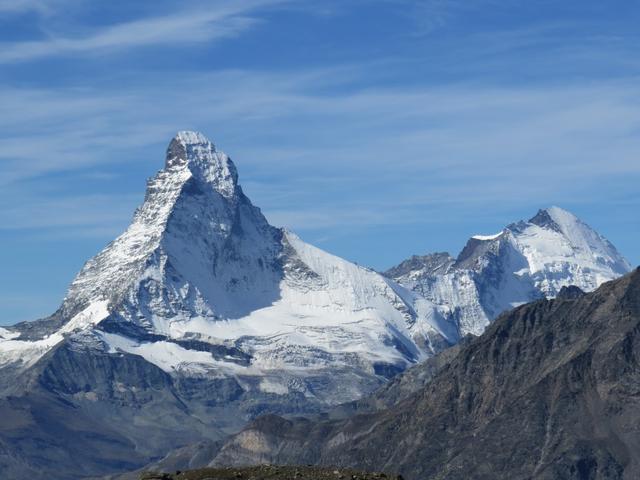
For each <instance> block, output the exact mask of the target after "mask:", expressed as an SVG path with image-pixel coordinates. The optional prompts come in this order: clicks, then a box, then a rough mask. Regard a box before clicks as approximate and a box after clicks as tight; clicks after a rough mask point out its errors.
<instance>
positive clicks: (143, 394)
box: [0, 132, 629, 478]
mask: <svg viewBox="0 0 640 480" xmlns="http://www.w3.org/2000/svg"><path fill="white" fill-rule="evenodd" d="M628 270H629V265H628V264H627V262H626V261H625V260H624V259H622V257H620V255H619V254H618V253H617V252H616V251H615V249H614V248H613V246H611V245H610V244H609V243H608V242H607V241H606V240H604V239H603V238H602V237H600V236H599V235H598V234H597V233H595V232H593V231H592V230H591V229H589V228H588V227H587V226H586V225H584V224H582V223H581V222H580V221H579V220H577V219H576V218H575V217H573V216H572V215H571V214H569V213H567V212H564V211H562V210H560V209H557V208H552V209H549V210H546V211H541V212H540V213H539V214H538V215H536V217H534V218H533V219H532V220H531V221H529V222H527V223H524V222H521V223H518V224H514V225H510V226H509V227H507V228H506V229H505V230H504V231H503V232H501V233H500V234H498V235H495V236H492V237H475V238H473V239H471V240H470V241H469V243H468V245H467V247H465V249H464V250H463V252H462V253H461V254H460V256H459V257H458V259H455V260H454V259H453V258H451V257H450V256H449V255H448V254H436V255H431V256H426V257H414V258H413V259H411V260H410V261H407V262H404V263H403V264H401V265H400V266H398V267H396V268H394V269H392V270H391V271H390V272H388V274H387V275H386V276H385V275H382V274H380V273H377V272H375V271H373V270H371V269H367V268H363V267H360V266H357V265H355V264H353V263H351V262H348V261H346V260H343V259H341V258H338V257H336V256H333V255H331V254H329V253H327V252H324V251H322V250H320V249H318V248H315V247H313V246H311V245H309V244H306V243H305V242H303V241H302V240H301V239H300V238H299V237H297V236H296V235H294V234H293V233H291V232H288V231H286V230H283V229H279V228H276V227H273V226H271V225H269V223H268V222H267V220H266V219H265V217H264V216H263V215H262V213H261V212H260V210H259V209H258V208H257V207H255V206H254V205H252V203H251V201H250V200H249V199H248V198H247V197H246V196H245V195H244V193H243V192H242V188H241V187H240V185H239V184H238V174H237V171H236V168H235V166H234V164H233V162H232V161H231V160H230V158H229V157H228V156H226V155H225V154H224V153H222V152H220V151H218V150H217V149H216V148H215V147H214V145H213V144H212V143H211V142H210V141H209V140H207V139H206V138H205V137H204V136H203V135H201V134H199V133H195V132H181V133H179V134H178V135H177V136H176V137H175V138H174V139H173V140H172V141H171V143H170V145H169V148H168V150H167V155H166V162H165V166H164V168H163V169H162V170H161V171H160V172H158V174H157V175H156V176H155V177H154V178H152V179H151V180H150V181H149V182H148V185H147V192H146V196H145V199H144V202H143V204H142V205H141V206H140V207H139V208H138V209H137V210H136V212H135V215H134V218H133V221H132V223H131V225H130V226H129V228H128V229H127V230H126V231H125V232H124V233H123V234H122V235H121V236H120V237H118V238H117V239H116V240H114V241H113V242H112V243H111V244H109V245H108V246H107V247H106V248H105V249H104V250H103V251H102V252H100V253H99V254H98V255H96V256H95V257H94V258H92V259H91V260H89V261H88V262H87V263H86V264H85V266H84V267H83V268H82V270H81V271H80V273H79V274H78V275H77V277H76V278H75V279H74V280H73V282H72V284H71V286H70V288H69V290H68V294H67V296H66V298H65V299H64V301H63V302H62V305H61V307H60V308H59V309H58V311H57V312H55V313H54V314H53V315H51V316H50V317H48V318H45V319H41V320H36V321H33V322H25V323H22V324H18V325H15V326H12V327H6V328H0V419H13V420H12V421H11V422H9V423H6V422H5V423H3V422H2V421H1V420H0V471H12V472H17V473H16V476H17V477H25V476H29V478H39V477H38V475H39V473H41V470H42V468H43V467H44V466H46V465H48V464H50V465H55V466H56V468H57V469H58V470H60V469H61V468H62V466H63V465H64V467H65V468H69V469H70V470H69V472H70V473H69V478H78V476H92V475H98V474H104V473H108V472H109V471H115V470H122V469H125V468H133V467H135V466H138V465H142V464H144V463H147V462H148V461H149V460H151V459H153V458H155V457H157V456H158V455H159V454H164V453H165V452H166V451H168V450H169V449H171V448H175V447H179V446H182V445H186V444H189V443H193V442H196V441H199V440H203V439H208V440H214V441H216V440H217V439H219V438H220V437H221V436H223V435H224V432H229V431H233V430H236V429H238V428H240V427H241V426H242V425H243V423H244V422H245V421H246V420H247V419H248V418H251V417H253V416H255V415H257V414H260V413H263V412H267V411H270V412H274V413H300V412H309V411H317V410H318V409H321V408H325V407H326V406H327V405H331V404H337V403H342V402H345V401H349V400H353V399H356V398H359V397H361V396H362V395H364V394H365V393H369V392H371V391H372V390H374V389H375V388H376V387H378V386H380V385H381V384H382V383H384V382H385V381H386V380H387V379H388V378H389V377H391V376H393V375H394V374H396V373H397V372H399V371H401V370H403V369H405V368H406V367H407V366H408V365H410V364H412V363H416V362H418V361H420V360H422V359H424V358H427V357H429V356H431V355H433V354H434V353H435V352H438V351H440V350H442V349H443V348H446V347H448V346H451V345H453V344H455V343H456V342H458V341H459V339H460V338H461V336H463V335H465V334H467V333H476V334H478V333H481V332H482V330H483V329H484V327H485V326H486V325H487V323H488V322H489V321H490V320H491V319H492V318H494V317H495V316H496V315H497V314H498V313H499V312H500V311H502V310H504V309H506V308H509V307H510V306H512V305H514V304H517V303H522V302H525V301H528V300H530V299H532V298H537V297H539V296H541V295H549V296H553V295H555V293H557V292H558V289H559V288H560V287H561V286H562V285H567V284H577V285H578V286H580V287H581V288H583V289H585V290H590V289H593V288H595V287H596V286H597V285H598V284H599V283H601V282H602V281H604V280H608V279H611V278H614V277H616V276H618V275H620V274H622V273H625V272H626V271H628ZM401 284H402V285H401ZM403 285H404V286H403ZM15 419H20V420H19V421H17V420H15ZM95 432H100V435H96V434H95ZM42 444H46V445H49V448H48V449H47V452H49V453H48V455H50V456H51V457H50V458H47V459H43V458H41V455H42V452H41V449H40V448H39V447H38V445H42ZM3 451H8V452H9V454H7V455H4V456H3V454H2V452H3ZM71 452H77V453H74V454H71ZM95 452H100V453H99V454H96V453H95ZM76 455H80V456H81V457H82V458H80V459H79V458H76ZM3 462H9V463H3ZM79 462H80V463H81V464H82V465H83V471H82V472H81V473H82V475H80V474H79V472H78V471H76V470H74V468H76V467H75V465H77V464H78V463H79ZM25 465H26V466H25ZM43 478H46V475H45V476H44V477H43Z"/></svg>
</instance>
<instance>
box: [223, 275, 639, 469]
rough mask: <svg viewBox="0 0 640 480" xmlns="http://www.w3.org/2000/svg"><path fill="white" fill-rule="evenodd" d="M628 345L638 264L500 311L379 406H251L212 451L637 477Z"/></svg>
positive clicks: (367, 465) (236, 456)
mask: <svg viewBox="0 0 640 480" xmlns="http://www.w3.org/2000/svg"><path fill="white" fill-rule="evenodd" d="M638 352H640V269H637V270H635V271H633V272H632V273H631V274H629V275H626V276H625V277H623V278H621V279H619V280H616V281H612V282H608V283H606V284H604V285H603V286H601V287H600V288H599V289H598V290H597V291H595V292H593V293H589V294H586V295H580V296H576V297H573V298H571V296H570V298H567V297H566V296H563V298H557V299H555V300H539V301H536V302H534V303H531V304H528V305H524V306H522V307H519V308H516V309H515V310H513V311H510V312H508V313H507V314H505V315H502V316H501V317H500V318H498V319H497V320H496V321H495V322H494V323H493V324H492V325H491V326H490V327H489V328H488V329H487V331H486V332H485V333H484V334H483V335H482V336H481V337H479V338H477V339H474V340H472V341H471V342H470V343H469V344H468V345H466V346H463V347H462V348H461V350H460V352H459V353H458V354H457V355H456V356H455V358H454V359H452V360H451V361H449V362H448V363H446V365H444V366H443V367H442V368H441V369H440V370H439V371H438V372H437V373H436V375H435V377H434V378H433V379H432V380H431V381H430V382H428V383H427V384H426V386H425V387H424V388H422V389H421V390H420V391H418V392H416V393H414V394H413V395H412V396H410V397H408V398H407V399H405V400H404V401H402V402H400V403H399V404H397V405H395V406H394V407H392V408H390V409H386V410H381V411H378V412H375V413H370V414H364V415H356V416H353V417H351V418H349V419H347V420H329V421H323V422H312V421H309V420H304V419H299V420H285V419H282V418H279V417H276V416H266V417H262V418H260V419H258V420H256V421H255V422H254V423H253V424H252V425H251V426H250V427H248V428H247V429H245V430H244V431H243V432H241V433H240V434H238V435H237V436H235V437H234V438H233V439H232V440H231V441H229V442H228V443H227V444H226V445H225V447H224V448H223V449H222V451H221V453H220V454H219V455H218V456H217V458H216V460H215V463H217V464H233V463H238V464H247V463H253V462H271V463H315V464H325V465H330V464H336V465H349V466H352V467H355V468H363V469H387V470H389V471H399V472H400V473H402V474H403V475H404V476H405V477H407V478H413V479H416V480H417V479H445V478H446V479H467V478H478V479H484V478H486V479H494V478H513V479H531V478H535V479H557V478H565V479H587V478H588V479H618V478H619V479H623V478H624V479H632V478H638V476H639V475H640V457H638V455H637V452H638V451H640V428H639V427H638V425H639V424H640V355H639V353H638ZM415 368H416V369H419V368H420V367H419V366H418V367H415Z"/></svg>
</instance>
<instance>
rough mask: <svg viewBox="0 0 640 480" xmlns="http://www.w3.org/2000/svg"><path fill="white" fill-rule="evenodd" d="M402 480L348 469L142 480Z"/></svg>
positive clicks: (266, 469) (209, 472) (277, 469)
mask: <svg viewBox="0 0 640 480" xmlns="http://www.w3.org/2000/svg"><path fill="white" fill-rule="evenodd" d="M270 479H273V480H296V479H299V480H402V476H400V475H389V474H386V473H379V472H376V473H363V472H359V471H356V470H351V469H344V468H319V467H310V466H307V467H282V466H274V465H260V466H256V467H245V468H202V469H198V470H190V471H186V472H175V473H154V472H146V473H143V474H142V475H141V476H140V480H270Z"/></svg>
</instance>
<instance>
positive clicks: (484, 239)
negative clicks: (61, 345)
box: [471, 230, 504, 241]
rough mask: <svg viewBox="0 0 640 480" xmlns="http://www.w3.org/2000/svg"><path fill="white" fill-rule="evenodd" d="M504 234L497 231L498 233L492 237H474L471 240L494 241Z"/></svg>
mask: <svg viewBox="0 0 640 480" xmlns="http://www.w3.org/2000/svg"><path fill="white" fill-rule="evenodd" d="M503 233H504V230H501V231H499V232H498V233H495V234H493V235H474V236H473V237H471V238H474V239H476V240H483V241H486V240H495V239H496V238H498V237H499V236H500V235H502V234H503Z"/></svg>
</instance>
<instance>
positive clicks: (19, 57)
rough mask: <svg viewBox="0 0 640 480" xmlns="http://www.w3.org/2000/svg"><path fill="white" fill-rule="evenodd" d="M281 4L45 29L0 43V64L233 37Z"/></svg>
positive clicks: (37, 5) (236, 4)
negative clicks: (76, 30) (37, 35)
mask: <svg viewBox="0 0 640 480" xmlns="http://www.w3.org/2000/svg"><path fill="white" fill-rule="evenodd" d="M282 3H286V0H236V1H226V0H225V1H221V2H216V3H208V4H205V5H201V6H200V7H198V8H194V7H191V8H186V9H182V8H181V9H179V10H177V11H172V12H169V13H167V14H164V15H160V16H148V17H144V18H141V19H136V20H131V21H125V22H120V23H116V24H113V25H109V26H105V27H101V28H96V29H94V30H93V31H91V32H89V33H88V34H85V35H84V36H77V37H69V36H64V35H59V34H56V33H52V32H49V33H48V34H47V37H46V38H44V39H42V40H34V41H20V42H4V43H1V44H0V63H13V62H24V61H29V60H35V59H39V58H43V57H50V56H57V55H77V54H89V53H96V52H113V51H118V50H123V49H131V48H139V47H149V46H158V45H172V46H177V45H184V44H190V43H202V42H214V41H216V40H220V39H224V38H229V37H234V36H236V35H238V34H240V33H242V32H244V31H245V30H247V29H248V28H249V27H251V26H253V25H254V24H255V23H257V22H258V21H259V20H258V18H257V17H254V16H251V14H252V13H255V12H256V11H258V10H260V9H261V8H265V7H272V6H274V5H278V4H282ZM3 8H4V9H5V10H7V11H10V10H11V4H10V3H7V4H6V5H4V7H3V4H0V11H2V9H3ZM13 9H14V10H15V11H19V10H21V9H25V10H26V9H33V10H37V11H42V12H48V13H51V11H52V10H54V7H52V6H50V5H47V4H46V3H45V2H38V1H35V0H22V1H21V2H18V4H16V5H14V6H13Z"/></svg>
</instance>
